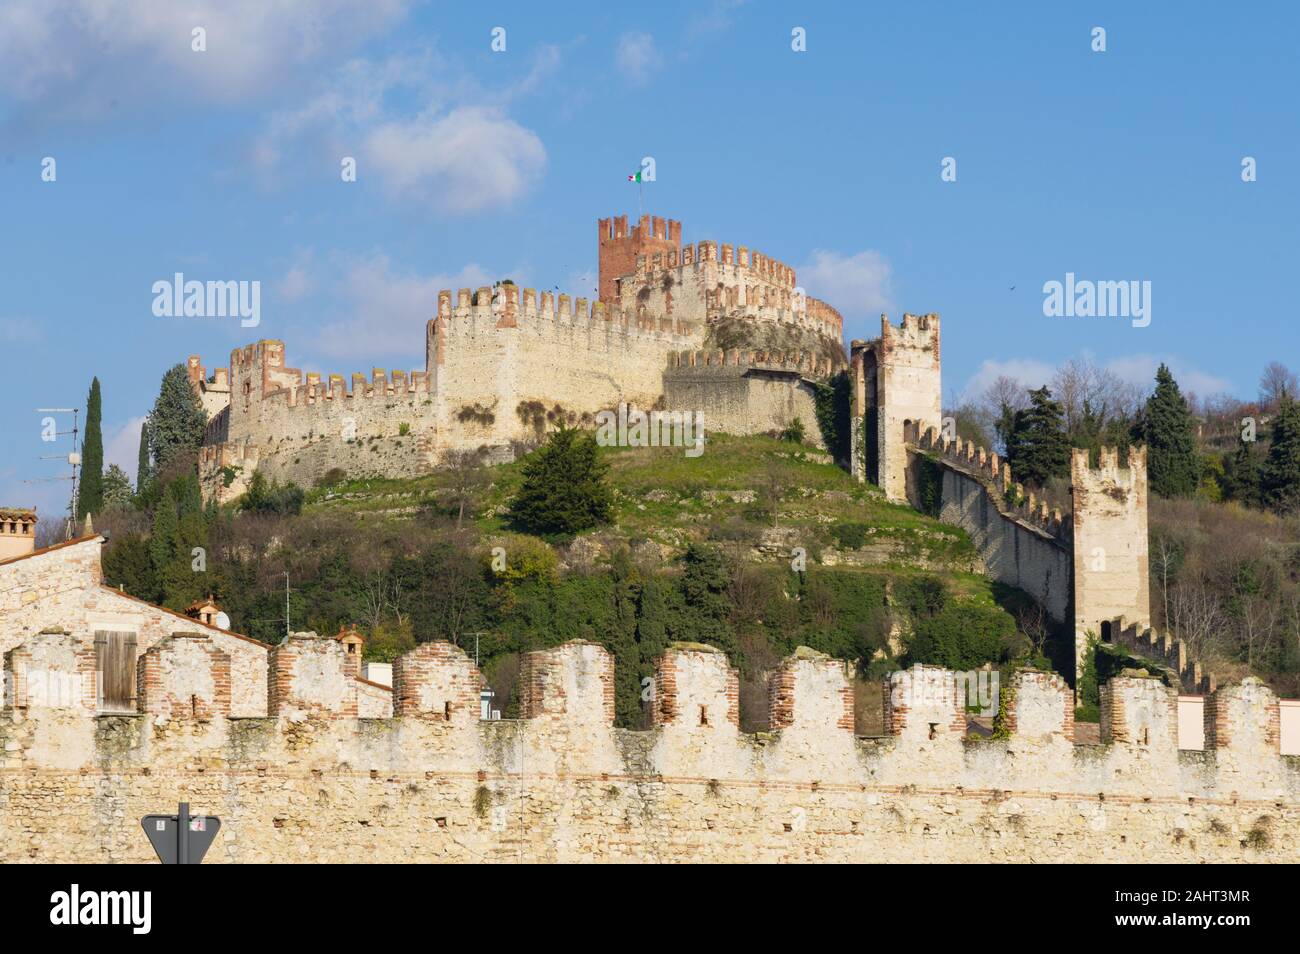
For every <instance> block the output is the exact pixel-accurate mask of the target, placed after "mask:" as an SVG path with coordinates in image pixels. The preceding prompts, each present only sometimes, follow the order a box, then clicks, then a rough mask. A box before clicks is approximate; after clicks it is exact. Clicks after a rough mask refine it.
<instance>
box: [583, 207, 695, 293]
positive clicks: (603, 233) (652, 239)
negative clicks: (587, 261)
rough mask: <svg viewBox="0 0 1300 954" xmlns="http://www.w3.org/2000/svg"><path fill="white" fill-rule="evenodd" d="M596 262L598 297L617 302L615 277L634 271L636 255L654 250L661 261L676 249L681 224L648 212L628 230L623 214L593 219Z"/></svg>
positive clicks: (680, 235) (649, 254) (647, 254)
mask: <svg viewBox="0 0 1300 954" xmlns="http://www.w3.org/2000/svg"><path fill="white" fill-rule="evenodd" d="M597 235H598V242H597V245H598V251H597V255H598V261H599V278H600V291H599V294H600V300H601V301H603V302H606V303H617V302H618V300H619V295H618V292H617V287H616V286H617V282H618V279H620V278H623V277H625V276H627V275H631V274H633V273H634V272H635V271H636V260H637V256H638V255H645V256H647V258H648V257H649V256H652V255H654V254H655V253H656V252H658V253H659V254H661V255H663V256H664V258H665V260H666V259H667V257H668V253H669V252H676V251H677V250H678V249H679V248H680V247H681V244H682V224H681V223H680V222H677V221H675V220H672V219H669V220H668V222H667V223H665V222H664V220H663V219H661V218H658V217H655V218H654V219H653V221H652V220H651V217H650V216H648V215H643V216H641V222H640V224H638V225H634V226H633V227H632V229H631V230H630V231H629V229H628V227H627V216H626V215H620V216H616V217H615V218H613V219H600V220H599V221H598V222H597Z"/></svg>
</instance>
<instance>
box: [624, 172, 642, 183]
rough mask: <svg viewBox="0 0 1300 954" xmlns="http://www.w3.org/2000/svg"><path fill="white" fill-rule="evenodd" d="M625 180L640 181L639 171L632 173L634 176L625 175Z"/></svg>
mask: <svg viewBox="0 0 1300 954" xmlns="http://www.w3.org/2000/svg"><path fill="white" fill-rule="evenodd" d="M627 181H628V182H640V181H641V173H639V172H638V173H637V174H636V175H634V176H628V177H627Z"/></svg>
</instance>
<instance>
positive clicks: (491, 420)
mask: <svg viewBox="0 0 1300 954" xmlns="http://www.w3.org/2000/svg"><path fill="white" fill-rule="evenodd" d="M598 254H599V263H600V297H599V299H598V300H595V301H589V300H588V299H587V298H585V297H578V298H571V297H570V296H569V295H563V294H560V295H557V294H555V293H553V292H550V291H542V292H540V293H539V292H538V291H537V290H536V289H533V288H520V287H518V286H517V285H515V284H514V283H513V282H501V283H499V284H497V285H496V286H494V287H491V288H489V287H483V288H478V289H469V288H462V289H459V290H457V291H454V292H453V291H451V290H446V291H442V292H440V293H439V295H438V300H437V302H436V304H435V303H433V302H430V310H431V311H433V317H432V318H431V320H430V321H429V322H428V324H427V326H426V328H425V342H424V344H425V354H424V362H425V364H424V370H422V371H412V372H410V373H409V374H408V373H407V372H405V371H392V372H387V371H385V370H384V369H382V368H374V369H372V370H371V372H370V374H368V375H366V374H359V373H358V374H353V375H352V376H351V378H350V379H345V378H344V376H343V375H338V374H331V375H324V376H323V375H321V374H317V373H308V374H307V375H306V376H305V378H304V375H303V373H302V372H301V371H300V370H299V369H297V368H289V367H286V366H285V346H284V342H282V341H273V340H264V341H259V342H256V343H254V344H250V345H247V346H245V347H243V348H239V349H236V350H235V351H233V352H232V353H231V356H230V366H229V368H217V369H214V371H213V372H212V374H211V375H210V376H209V375H208V374H207V373H206V372H205V370H204V368H203V365H202V363H201V361H200V359H199V357H198V356H197V355H191V356H190V358H189V359H188V364H187V368H188V372H189V376H190V381H191V383H192V384H193V386H194V388H195V391H196V393H197V394H198V395H199V397H200V399H201V401H202V403H203V406H204V408H205V410H206V411H207V412H208V415H209V422H208V427H207V432H206V435H205V438H204V443H203V447H202V449H201V451H200V477H201V479H202V484H203V488H204V493H205V495H206V496H207V497H209V498H215V499H218V500H228V499H232V498H233V497H236V496H238V495H239V494H240V493H242V492H243V491H244V490H245V489H246V488H247V486H248V481H249V479H250V478H251V477H252V474H253V473H254V472H255V471H258V470H260V471H262V472H263V474H264V475H265V476H267V477H270V478H274V479H277V480H293V481H296V482H297V483H299V484H311V483H313V482H314V481H316V480H317V479H319V478H321V477H322V476H324V475H325V474H326V473H328V472H329V471H330V470H332V469H335V468H338V469H341V470H342V471H344V472H345V473H346V474H348V475H349V476H352V477H367V476H384V477H411V476H417V475H419V474H422V473H426V472H428V471H429V470H430V469H431V468H432V467H434V466H435V465H436V464H437V463H438V462H439V461H440V460H441V458H442V457H443V456H444V455H445V454H446V453H448V452H449V451H455V450H477V449H480V448H482V449H485V450H487V451H488V452H489V454H490V455H491V456H492V458H494V459H508V458H509V457H511V456H513V454H514V453H515V451H516V449H517V448H518V447H519V446H521V445H524V444H527V443H528V442H530V441H536V440H537V439H539V438H540V437H542V436H543V435H544V433H545V431H546V429H547V428H548V427H550V426H552V425H554V424H555V423H557V422H560V421H564V422H567V423H570V424H580V425H588V426H589V425H591V424H592V423H593V418H594V416H595V414H597V413H598V412H600V411H602V410H615V409H617V407H618V405H619V404H621V403H626V404H629V405H632V406H635V407H637V408H639V409H640V410H642V411H649V410H652V409H666V410H674V411H682V412H692V411H698V412H703V413H704V415H705V421H704V425H705V429H706V432H708V431H715V430H723V431H728V430H730V431H732V432H733V433H755V432H763V431H770V430H779V429H781V428H783V427H785V426H786V425H788V424H790V423H791V421H792V419H793V417H794V416H799V417H801V418H802V419H803V423H804V425H805V430H806V432H807V433H808V434H810V435H811V436H812V437H813V439H816V433H815V432H816V427H815V424H814V419H813V417H812V405H811V398H810V396H809V395H810V393H811V392H810V389H809V383H808V382H809V380H811V379H812V378H815V377H821V376H826V375H829V374H831V373H833V372H834V371H836V370H838V369H840V368H841V367H843V365H844V349H843V344H842V333H843V321H842V319H841V317H840V315H839V313H838V312H837V311H836V310H835V309H834V308H832V307H831V306H830V305H827V304H826V303H825V302H820V301H817V300H816V299H814V298H809V297H807V296H805V295H803V294H802V292H801V290H800V289H799V288H798V287H797V286H796V285H795V273H794V270H793V269H791V268H789V267H788V266H785V265H782V264H781V263H780V262H777V261H775V260H774V259H772V258H769V257H768V256H765V255H763V254H761V253H759V252H753V253H751V252H750V251H749V250H748V249H747V248H745V247H744V246H733V245H729V244H723V245H721V246H719V244H718V243H717V242H709V241H705V242H700V243H698V245H685V246H683V245H682V242H681V225H680V223H677V222H669V223H667V224H665V223H664V220H662V219H659V218H654V219H652V218H651V217H650V216H645V217H643V219H642V221H641V223H640V225H638V226H635V227H633V228H632V229H630V230H629V229H628V227H627V218H626V216H623V217H620V218H618V219H615V220H612V221H611V220H609V219H602V220H601V222H600V227H599V243H598ZM435 309H436V310H435ZM737 329H739V331H738V330H737ZM412 332H413V336H415V335H418V331H417V330H416V329H412ZM715 333H717V334H723V336H724V337H725V338H726V339H727V340H729V341H734V340H751V343H752V346H751V347H746V348H745V349H743V350H745V352H746V354H747V358H746V362H745V363H746V364H747V365H749V366H750V367H748V368H747V369H746V370H745V371H743V372H738V373H736V374H730V375H729V374H725V373H724V374H723V375H720V376H719V377H717V378H708V377H705V378H701V377H699V376H695V375H692V374H690V373H689V372H687V373H685V374H683V373H681V372H679V371H678V370H677V368H678V366H679V365H678V361H679V359H678V356H679V355H680V354H681V353H687V354H695V353H697V352H699V353H701V354H703V353H704V352H703V351H701V349H705V348H710V347H712V345H714V344H716V342H714V341H712V340H711V337H712V336H714V335H715ZM415 340H416V338H415V337H413V343H414V342H415ZM718 347H720V348H721V349H722V350H723V351H731V352H737V351H738V350H739V349H737V348H736V347H735V346H734V345H719V346H718ZM755 349H761V350H758V351H757V353H755ZM711 353H712V352H710V354H711ZM736 363H737V362H736V361H734V360H733V361H732V363H731V367H732V368H734V367H735V366H736ZM693 366H694V362H689V363H688V364H687V367H693ZM703 366H705V367H707V366H709V361H708V360H706V361H705V362H703ZM778 369H779V370H778ZM731 378H735V379H736V380H735V381H732V380H730V379H731ZM349 383H350V387H349ZM720 397H726V398H727V404H726V408H727V410H726V412H725V413H720V414H719V416H718V418H717V420H716V421H712V420H710V415H711V414H712V413H713V412H714V409H715V407H720V406H721V405H720V404H718V403H716V402H717V399H718V398H720ZM738 429H743V430H738Z"/></svg>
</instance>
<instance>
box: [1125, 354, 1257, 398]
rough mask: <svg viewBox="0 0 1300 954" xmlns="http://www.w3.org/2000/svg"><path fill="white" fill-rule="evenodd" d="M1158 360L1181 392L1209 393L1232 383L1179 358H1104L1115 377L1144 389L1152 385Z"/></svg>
mask: <svg viewBox="0 0 1300 954" xmlns="http://www.w3.org/2000/svg"><path fill="white" fill-rule="evenodd" d="M1162 361H1163V362H1164V363H1165V364H1166V365H1168V366H1169V371H1170V372H1171V373H1172V374H1173V376H1174V380H1176V381H1177V382H1178V388H1179V390H1180V391H1182V392H1183V394H1196V395H1198V396H1200V397H1211V396H1213V395H1216V394H1225V393H1231V391H1232V383H1231V382H1230V381H1228V379H1227V378H1221V377H1219V376H1218V375H1216V374H1211V373H1209V372H1208V371H1202V370H1201V369H1200V368H1197V367H1195V366H1193V365H1191V364H1188V363H1187V362H1185V361H1183V360H1182V359H1181V358H1170V357H1163V358H1162V357H1158V356H1156V355H1149V354H1133V355H1126V356H1124V357H1120V358H1114V359H1112V360H1111V361H1108V362H1106V369H1107V370H1108V371H1111V372H1113V373H1114V374H1115V375H1116V376H1117V377H1119V378H1121V379H1123V380H1125V381H1128V382H1130V383H1131V384H1136V385H1138V386H1139V387H1140V388H1142V390H1143V391H1144V392H1149V391H1151V389H1152V388H1154V387H1155V380H1156V369H1157V368H1159V367H1160V364H1161V362H1162Z"/></svg>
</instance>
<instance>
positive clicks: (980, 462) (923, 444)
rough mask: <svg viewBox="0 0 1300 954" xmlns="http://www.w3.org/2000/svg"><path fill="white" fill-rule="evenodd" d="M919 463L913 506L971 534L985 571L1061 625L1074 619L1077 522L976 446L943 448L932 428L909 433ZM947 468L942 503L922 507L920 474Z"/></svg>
mask: <svg viewBox="0 0 1300 954" xmlns="http://www.w3.org/2000/svg"><path fill="white" fill-rule="evenodd" d="M903 437H904V441H905V444H906V446H907V447H908V449H909V450H908V452H909V454H911V455H913V460H912V461H911V464H910V466H909V468H908V499H909V500H910V501H911V503H912V504H913V505H914V506H916V507H917V508H918V509H926V508H928V507H933V506H934V505H935V504H936V503H937V511H935V510H931V511H930V512H931V513H932V514H933V515H934V516H937V517H938V519H940V520H942V521H943V522H944V523H951V524H955V525H956V526H959V527H961V528H962V529H963V530H965V531H966V532H967V534H969V536H970V539H971V543H972V544H973V545H974V547H975V552H976V554H977V555H978V556H979V559H980V565H981V567H982V569H983V571H984V572H985V573H986V574H987V575H988V576H990V577H992V578H993V579H995V580H998V581H999V582H1001V583H1006V584H1008V585H1009V586H1014V587H1017V588H1019V589H1021V590H1023V591H1024V592H1026V593H1028V594H1029V595H1030V596H1032V597H1033V598H1034V599H1035V600H1036V601H1037V602H1038V603H1039V604H1040V605H1041V606H1042V607H1043V609H1044V610H1046V611H1047V613H1048V614H1049V615H1050V616H1051V617H1052V618H1053V619H1054V620H1056V621H1057V622H1059V623H1063V622H1066V621H1067V620H1069V619H1070V614H1071V607H1072V605H1073V604H1072V600H1073V592H1074V591H1073V581H1074V557H1073V553H1074V548H1073V545H1072V542H1071V538H1070V532H1071V525H1070V520H1069V519H1068V518H1066V517H1062V515H1061V513H1060V511H1059V510H1049V509H1048V508H1047V504H1046V502H1045V501H1040V500H1039V499H1038V498H1037V497H1036V496H1035V495H1034V494H1032V493H1028V494H1027V493H1025V491H1024V488H1023V487H1021V486H1020V485H1019V484H1016V483H1015V482H1014V481H1013V480H1012V478H1011V468H1010V467H1009V466H1008V465H1007V464H1006V463H1004V462H1002V461H1001V460H1000V459H999V458H998V455H997V454H995V453H988V452H986V451H985V450H984V448H982V447H977V446H975V444H974V442H972V441H965V440H961V439H960V438H958V439H955V440H950V441H945V440H943V439H942V438H941V437H940V436H939V433H938V432H937V431H936V430H935V429H934V428H933V427H927V428H924V429H922V428H921V427H920V426H918V425H917V424H914V423H913V424H909V425H908V426H907V427H906V428H905V429H904V433H903ZM922 461H933V462H934V463H935V464H936V465H938V467H939V468H940V472H941V480H942V483H941V486H940V488H939V499H938V501H928V500H922V499H921V497H922V496H923V494H924V491H923V490H922V488H921V486H920V480H921V477H920V471H919V469H918V468H919V466H920V465H921V463H922Z"/></svg>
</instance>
